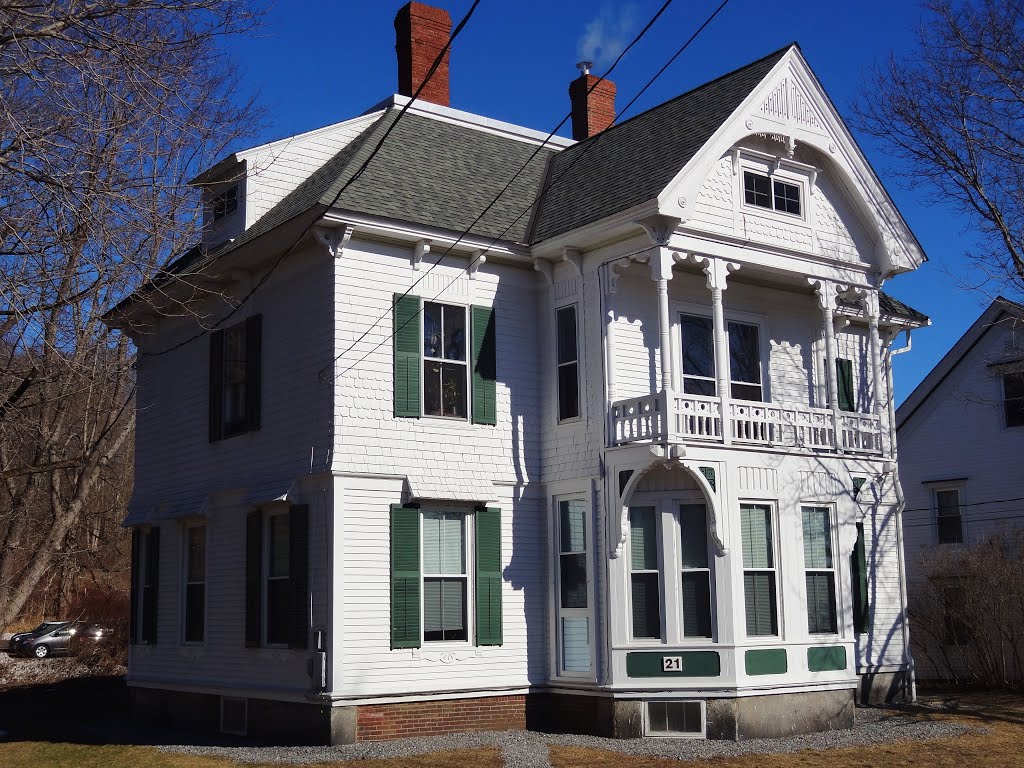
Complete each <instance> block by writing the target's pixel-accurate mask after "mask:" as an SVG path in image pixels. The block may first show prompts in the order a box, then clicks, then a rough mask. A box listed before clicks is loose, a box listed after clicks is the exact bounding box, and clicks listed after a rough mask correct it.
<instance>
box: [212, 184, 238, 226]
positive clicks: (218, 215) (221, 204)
mask: <svg viewBox="0 0 1024 768" xmlns="http://www.w3.org/2000/svg"><path fill="white" fill-rule="evenodd" d="M210 207H211V209H212V211H213V220H214V221H220V220H221V219H223V218H224V217H225V216H230V215H231V214H232V213H234V212H235V211H237V210H238V185H237V184H235V185H234V186H231V187H228V188H227V189H225V190H224V191H223V192H221V193H220V194H218V195H215V196H214V198H213V200H211V201H210Z"/></svg>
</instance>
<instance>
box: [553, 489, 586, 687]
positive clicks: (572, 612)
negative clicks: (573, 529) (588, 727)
mask: <svg viewBox="0 0 1024 768" xmlns="http://www.w3.org/2000/svg"><path fill="white" fill-rule="evenodd" d="M573 501H578V502H580V503H582V504H583V508H584V515H583V540H584V542H585V543H586V545H587V548H586V550H584V552H583V554H585V556H586V557H585V558H584V561H585V562H586V568H587V607H586V608H563V607H562V568H561V565H562V555H566V554H579V553H578V552H576V553H572V552H562V504H563V503H568V502H573ZM553 516H554V525H553V526H552V530H553V531H554V534H555V535H554V539H553V542H554V547H553V549H554V554H555V566H554V570H555V578H554V582H555V596H554V597H555V644H556V649H555V654H554V656H555V674H556V676H558V677H567V678H582V679H585V680H593V679H595V670H596V665H595V658H596V657H595V654H596V650H597V649H596V644H595V640H596V634H597V633H596V628H595V627H594V553H593V551H592V550H593V548H594V547H593V539H592V535H591V534H592V531H591V516H590V503H589V501H588V499H587V496H586V495H585V494H569V495H565V496H555V497H554V513H553ZM564 618H569V619H586V620H587V645H588V649H589V654H590V669H588V670H587V671H586V672H581V671H567V670H566V669H565V666H564V659H563V648H564V647H565V646H564V644H563V641H562V619H564Z"/></svg>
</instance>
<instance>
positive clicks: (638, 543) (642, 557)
mask: <svg viewBox="0 0 1024 768" xmlns="http://www.w3.org/2000/svg"><path fill="white" fill-rule="evenodd" d="M629 553H630V574H629V580H630V596H631V604H632V612H633V637H634V638H635V639H638V640H647V639H659V640H660V639H661V573H660V570H659V567H658V516H657V513H656V511H655V508H654V507H631V508H630V510H629Z"/></svg>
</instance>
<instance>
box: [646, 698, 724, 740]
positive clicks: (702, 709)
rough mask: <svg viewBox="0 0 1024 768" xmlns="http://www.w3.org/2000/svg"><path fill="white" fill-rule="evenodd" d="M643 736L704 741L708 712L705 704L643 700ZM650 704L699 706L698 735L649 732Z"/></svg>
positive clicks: (706, 731) (667, 700)
mask: <svg viewBox="0 0 1024 768" xmlns="http://www.w3.org/2000/svg"><path fill="white" fill-rule="evenodd" d="M643 704H644V707H643V708H644V723H643V729H644V736H647V737H650V738H656V739H706V738H707V735H708V710H707V703H706V702H705V701H704V700H703V699H644V702H643ZM651 704H699V705H700V733H697V732H696V731H694V732H687V731H652V730H651V715H650V705H651Z"/></svg>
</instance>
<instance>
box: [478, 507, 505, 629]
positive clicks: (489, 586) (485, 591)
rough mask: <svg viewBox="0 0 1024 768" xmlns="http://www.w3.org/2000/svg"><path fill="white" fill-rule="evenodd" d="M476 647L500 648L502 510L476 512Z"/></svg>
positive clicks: (483, 509)
mask: <svg viewBox="0 0 1024 768" xmlns="http://www.w3.org/2000/svg"><path fill="white" fill-rule="evenodd" d="M475 578H476V644H477V645H501V643H502V625H501V582H502V576H501V510H500V509H498V508H497V507H481V508H479V509H477V511H476V574H475Z"/></svg>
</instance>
